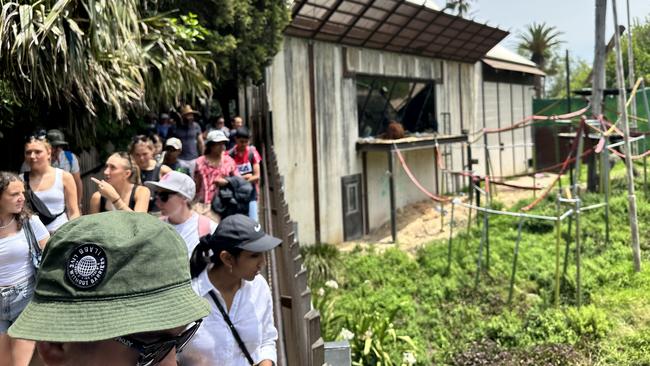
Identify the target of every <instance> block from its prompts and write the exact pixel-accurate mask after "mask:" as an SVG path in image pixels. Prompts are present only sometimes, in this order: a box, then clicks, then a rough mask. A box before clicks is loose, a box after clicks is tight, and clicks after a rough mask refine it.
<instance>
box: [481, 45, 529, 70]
mask: <svg viewBox="0 0 650 366" xmlns="http://www.w3.org/2000/svg"><path fill="white" fill-rule="evenodd" d="M485 57H487V58H491V59H496V60H501V61H506V62H511V63H514V64H521V65H528V66H532V67H537V64H536V63H534V62H533V61H531V60H529V59H527V58H525V57H524V56H522V55H519V54H517V53H515V52H512V51H510V50H509V49H507V48H505V47H503V46H501V45H499V44H498V45H496V46H494V47H493V48H492V49H491V50H489V51H488V53H487V54H486V55H485Z"/></svg>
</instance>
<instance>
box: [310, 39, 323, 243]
mask: <svg viewBox="0 0 650 366" xmlns="http://www.w3.org/2000/svg"><path fill="white" fill-rule="evenodd" d="M307 51H308V52H307V53H308V58H309V104H310V106H309V108H310V117H311V162H312V185H313V190H314V239H315V241H316V243H317V244H319V243H320V242H321V236H320V186H319V178H318V123H317V121H316V95H315V93H316V75H315V73H316V72H315V68H316V65H315V64H314V43H313V42H312V41H309V46H308V49H307Z"/></svg>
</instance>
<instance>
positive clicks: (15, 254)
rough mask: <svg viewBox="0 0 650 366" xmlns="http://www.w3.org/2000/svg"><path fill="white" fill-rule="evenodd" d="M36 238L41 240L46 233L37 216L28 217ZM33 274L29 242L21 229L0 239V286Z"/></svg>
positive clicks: (20, 280)
mask: <svg viewBox="0 0 650 366" xmlns="http://www.w3.org/2000/svg"><path fill="white" fill-rule="evenodd" d="M29 221H30V223H31V224H32V230H33V231H34V236H35V237H36V240H39V241H40V240H43V239H44V238H46V237H47V235H48V233H47V230H46V229H45V226H44V225H43V223H41V220H39V219H38V216H35V215H34V216H32V217H31V218H30V219H29ZM33 275H34V265H33V264H32V259H31V255H30V253H29V242H28V241H27V238H26V237H25V232H24V231H23V230H22V229H21V230H19V231H18V232H16V233H15V234H12V235H9V236H7V237H4V238H2V239H0V286H14V285H17V284H19V283H22V282H25V281H27V280H29V279H30V278H31V277H32V276H33Z"/></svg>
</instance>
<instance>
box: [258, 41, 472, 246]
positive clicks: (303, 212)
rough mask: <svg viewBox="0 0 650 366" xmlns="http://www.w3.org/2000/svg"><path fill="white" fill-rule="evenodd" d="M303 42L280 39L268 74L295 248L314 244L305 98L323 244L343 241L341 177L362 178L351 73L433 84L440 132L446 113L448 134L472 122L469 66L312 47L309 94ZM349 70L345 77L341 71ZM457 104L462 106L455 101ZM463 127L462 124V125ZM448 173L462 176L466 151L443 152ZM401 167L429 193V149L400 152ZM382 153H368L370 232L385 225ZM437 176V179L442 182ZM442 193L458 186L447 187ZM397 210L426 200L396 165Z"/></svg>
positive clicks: (329, 45) (432, 178) (318, 44)
mask: <svg viewBox="0 0 650 366" xmlns="http://www.w3.org/2000/svg"><path fill="white" fill-rule="evenodd" d="M308 49H309V41H308V40H304V39H299V38H293V37H286V38H285V41H284V45H283V47H282V49H281V51H280V52H279V53H278V54H277V55H276V56H275V58H274V60H273V64H272V65H271V66H270V67H269V68H268V69H267V82H268V88H267V89H268V94H269V105H270V109H271V112H272V115H273V141H274V147H275V151H276V153H277V156H278V166H279V169H280V172H281V174H282V175H283V176H284V179H285V182H284V183H285V193H286V199H287V201H288V204H289V210H290V213H291V216H292V217H294V218H295V219H296V221H297V222H298V235H299V237H300V242H301V243H313V242H314V241H315V224H314V220H315V219H314V207H315V205H314V197H315V196H314V189H313V164H312V147H311V133H312V130H311V128H312V127H311V114H310V108H311V107H310V93H311V92H313V93H314V96H315V101H316V105H315V108H316V128H317V131H316V135H317V144H318V149H317V155H318V159H317V162H318V163H317V164H318V181H319V192H318V198H319V200H320V201H319V202H320V211H319V213H320V228H321V241H323V242H330V243H338V242H341V241H342V240H343V212H342V197H341V177H343V176H347V175H351V174H358V173H362V164H361V157H360V154H359V153H357V152H356V148H355V144H356V141H357V139H358V116H357V113H358V112H357V95H356V79H355V77H354V74H355V73H358V74H364V75H384V76H391V77H403V78H415V79H422V80H435V81H436V103H437V113H438V120H439V129H441V128H442V120H443V117H442V114H443V113H444V114H448V115H449V121H450V128H451V133H453V134H458V133H460V132H461V129H462V128H466V129H472V126H474V125H475V124H476V121H475V118H474V116H475V113H474V109H475V103H474V99H475V94H476V91H475V88H474V87H473V86H474V85H475V84H476V82H475V73H474V65H472V64H464V63H457V62H448V61H442V60H435V59H429V58H424V57H415V56H409V55H400V54H395V53H390V52H380V51H374V50H367V49H358V48H350V47H346V48H344V47H342V46H340V45H336V44H332V43H323V42H314V43H313V50H314V76H315V87H314V90H311V89H310V86H309V57H308V53H309V51H308ZM346 71H347V73H346ZM461 98H462V102H461ZM461 121H462V124H463V126H461ZM449 153H450V155H449V165H450V166H449V168H451V169H453V170H461V169H462V165H463V163H462V162H463V158H464V154H465V152H464V148H462V146H461V145H458V146H457V147H450V148H449ZM404 155H405V158H406V161H407V164H408V165H409V166H410V168H411V169H412V170H413V172H414V173H415V175H416V176H417V177H418V179H419V180H420V181H421V183H423V185H424V186H425V187H426V188H427V189H428V190H430V191H433V192H435V191H436V187H435V168H434V154H433V149H431V150H422V151H417V152H405V154H404ZM386 173H387V158H386V154H379V153H369V154H368V170H367V180H368V211H369V212H368V213H367V214H368V215H369V216H368V217H369V223H370V229H371V230H372V229H373V228H376V227H379V226H381V225H382V224H384V223H385V222H386V221H387V220H388V219H389V214H390V211H389V201H388V199H387V197H388V179H387V178H388V176H387V174H386ZM441 177H442V176H441ZM445 187H446V188H447V189H446V190H453V189H459V188H460V185H456V186H454V185H452V184H451V183H449V184H447V185H446V186H445ZM396 189H397V207H402V206H404V205H406V204H409V203H413V202H416V201H420V200H423V199H426V196H425V195H424V194H423V193H421V192H420V191H418V190H417V189H414V186H413V185H412V183H410V181H409V180H408V178H407V176H406V175H405V174H404V171H403V170H402V169H401V168H400V167H399V164H397V166H396Z"/></svg>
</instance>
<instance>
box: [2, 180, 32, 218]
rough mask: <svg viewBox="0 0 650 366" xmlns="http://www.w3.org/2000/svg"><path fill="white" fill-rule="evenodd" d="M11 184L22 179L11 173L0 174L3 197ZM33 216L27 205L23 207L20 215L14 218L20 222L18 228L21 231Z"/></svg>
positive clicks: (15, 215)
mask: <svg viewBox="0 0 650 366" xmlns="http://www.w3.org/2000/svg"><path fill="white" fill-rule="evenodd" d="M11 182H21V183H22V181H21V180H20V178H18V176H17V175H16V174H14V173H10V172H0V195H2V194H3V193H4V192H5V190H6V189H7V187H9V183H11ZM31 216H32V213H31V212H30V211H29V208H28V207H27V203H25V205H24V206H23V209H22V210H20V212H19V213H17V214H14V218H15V219H16V221H18V228H19V229H21V228H22V227H23V223H24V222H25V221H27V220H29V218H30V217H31Z"/></svg>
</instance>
